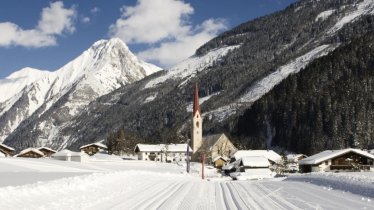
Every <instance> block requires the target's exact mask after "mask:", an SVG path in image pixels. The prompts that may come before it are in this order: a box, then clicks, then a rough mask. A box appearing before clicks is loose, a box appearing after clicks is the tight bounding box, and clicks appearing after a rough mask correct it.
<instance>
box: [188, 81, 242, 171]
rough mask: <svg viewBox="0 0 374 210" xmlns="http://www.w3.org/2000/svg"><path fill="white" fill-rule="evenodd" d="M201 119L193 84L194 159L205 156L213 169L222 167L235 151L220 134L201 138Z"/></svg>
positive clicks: (230, 143)
mask: <svg viewBox="0 0 374 210" xmlns="http://www.w3.org/2000/svg"><path fill="white" fill-rule="evenodd" d="M202 127H203V117H202V114H201V109H200V104H199V89H198V86H197V83H195V92H194V97H193V109H192V129H191V130H192V132H191V138H192V150H193V157H194V159H199V158H200V155H201V154H205V157H206V160H207V162H208V163H211V164H213V165H214V166H215V167H217V168H220V167H222V166H223V165H224V164H225V163H226V162H227V161H228V160H229V159H230V157H231V156H232V155H233V154H234V153H235V152H236V151H237V148H236V147H235V146H234V145H233V144H232V142H231V141H230V140H229V138H228V137H227V136H226V135H225V134H223V133H221V134H215V135H209V136H205V137H203V128H202Z"/></svg>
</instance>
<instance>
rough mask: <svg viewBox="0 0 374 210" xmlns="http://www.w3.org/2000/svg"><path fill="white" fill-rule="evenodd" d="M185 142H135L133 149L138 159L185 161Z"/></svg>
mask: <svg viewBox="0 0 374 210" xmlns="http://www.w3.org/2000/svg"><path fill="white" fill-rule="evenodd" d="M187 147H189V146H188V145H187V144H137V145H136V147H135V149H134V151H135V153H136V154H137V155H138V160H145V161H159V162H168V163H172V162H180V161H186V160H187V157H189V156H191V151H192V149H191V147H189V151H190V154H189V155H187Z"/></svg>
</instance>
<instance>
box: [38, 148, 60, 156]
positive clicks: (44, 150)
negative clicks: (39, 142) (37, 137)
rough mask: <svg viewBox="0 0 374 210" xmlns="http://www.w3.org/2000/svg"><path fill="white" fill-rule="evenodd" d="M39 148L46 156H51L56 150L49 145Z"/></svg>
mask: <svg viewBox="0 0 374 210" xmlns="http://www.w3.org/2000/svg"><path fill="white" fill-rule="evenodd" d="M38 150H39V151H40V152H42V153H43V154H44V156H45V157H51V155H53V154H55V153H56V151H55V150H53V149H51V148H48V147H39V148H38Z"/></svg>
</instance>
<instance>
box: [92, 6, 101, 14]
mask: <svg viewBox="0 0 374 210" xmlns="http://www.w3.org/2000/svg"><path fill="white" fill-rule="evenodd" d="M98 12H100V8H99V7H94V8H92V9H91V13H92V14H95V13H98Z"/></svg>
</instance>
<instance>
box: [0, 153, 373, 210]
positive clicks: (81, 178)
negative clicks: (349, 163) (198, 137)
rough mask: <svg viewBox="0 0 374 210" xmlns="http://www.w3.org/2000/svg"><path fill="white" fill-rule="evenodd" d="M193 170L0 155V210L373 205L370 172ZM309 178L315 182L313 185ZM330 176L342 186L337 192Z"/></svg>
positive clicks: (103, 160) (176, 166)
mask: <svg viewBox="0 0 374 210" xmlns="http://www.w3.org/2000/svg"><path fill="white" fill-rule="evenodd" d="M200 167H201V165H200V164H196V163H194V164H193V165H192V171H193V173H192V174H186V173H185V172H184V170H185V164H182V163H180V164H167V163H155V162H143V161H137V160H123V159H121V158H118V157H117V158H107V157H104V156H101V157H96V160H93V161H91V162H87V163H75V162H64V161H56V160H51V159H21V158H0V177H1V179H0V200H1V202H0V209H373V208H374V202H373V201H372V199H374V186H373V183H372V182H371V181H372V180H373V177H374V175H373V173H358V174H351V173H349V174H348V173H347V174H343V173H341V174H327V173H326V174H321V173H320V174H309V175H293V176H290V177H289V178H287V179H285V180H283V179H273V180H262V181H230V180H229V179H227V178H220V177H215V178H212V176H213V175H214V173H213V171H214V170H213V169H209V168H207V170H208V171H207V173H208V175H209V177H210V178H208V179H205V180H202V179H201V178H200V173H199V168H200ZM311 177H312V178H313V177H315V178H316V179H320V180H319V181H318V182H315V183H314V182H312V181H310V179H311ZM352 177H361V178H357V179H352ZM363 177H369V178H368V179H370V180H371V181H367V180H368V179H365V178H363ZM370 177H371V178H370ZM324 178H326V179H324ZM321 180H325V181H326V183H323V182H322V181H321ZM329 180H334V181H335V182H336V183H340V185H342V186H343V184H347V186H345V188H344V189H339V188H336V187H335V185H333V184H331V181H329ZM347 180H349V181H347ZM363 180H365V181H363ZM360 183H361V184H363V186H368V187H367V188H369V189H370V188H371V191H368V192H366V193H365V192H364V193H363V191H359V192H354V193H355V194H354V193H351V192H350V190H351V186H355V187H356V188H358V186H359V185H358V184H360Z"/></svg>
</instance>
